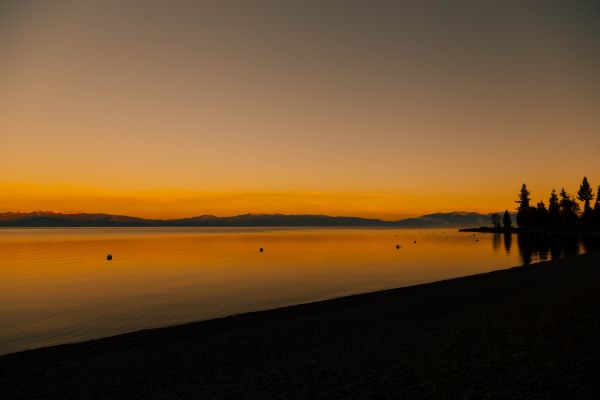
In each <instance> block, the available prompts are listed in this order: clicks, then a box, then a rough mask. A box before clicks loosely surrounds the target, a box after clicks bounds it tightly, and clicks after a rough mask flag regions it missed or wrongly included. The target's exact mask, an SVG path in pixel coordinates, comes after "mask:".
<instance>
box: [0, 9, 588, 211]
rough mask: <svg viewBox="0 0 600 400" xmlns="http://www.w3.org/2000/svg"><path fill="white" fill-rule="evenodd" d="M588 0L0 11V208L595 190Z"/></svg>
mask: <svg viewBox="0 0 600 400" xmlns="http://www.w3.org/2000/svg"><path fill="white" fill-rule="evenodd" d="M598 21H600V5H598V3H597V2H592V1H564V2H553V1H539V2H527V1H514V2H513V1H489V2H487V1H475V0H474V1H439V2H430V1H414V2H401V1H293V2H292V1H282V0H279V1H276V0H273V1H260V0H256V1H247V0H239V1H228V0H223V1H178V0H175V1H126V0H119V1H110V0H98V1H92V0H89V1H77V0H73V1H62V0H56V1H18V0H14V1H11V0H4V1H1V2H0V212H4V211H31V210H54V211H82V212H106V213H118V214H127V215H135V216H143V217H161V218H166V217H181V216H192V215H199V214H216V215H232V214H240V213H248V212H253V213H271V212H280V213H324V214H332V215H356V216H366V217H379V218H384V219H394V218H400V217H406V216H412V215H418V214H423V213H428V212H436V211H453V210H473V211H484V212H487V211H498V210H504V209H505V208H510V207H514V206H515V203H514V199H515V198H516V193H517V191H518V189H519V187H520V185H521V183H523V182H526V183H527V184H528V186H529V187H530V190H531V191H532V193H533V199H534V200H535V201H537V200H539V199H541V198H542V197H543V198H544V200H547V196H548V192H549V191H550V190H551V189H552V188H553V187H555V188H557V189H560V187H561V186H563V185H564V186H565V187H566V189H567V190H568V191H569V192H572V193H574V192H576V190H577V188H578V185H579V183H580V182H581V178H582V177H583V176H584V175H587V177H588V179H589V180H590V182H591V183H592V185H593V187H594V191H595V190H596V187H597V185H598V184H600V72H599V71H600V23H598Z"/></svg>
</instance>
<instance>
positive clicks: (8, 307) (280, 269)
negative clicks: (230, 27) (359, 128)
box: [0, 228, 591, 354]
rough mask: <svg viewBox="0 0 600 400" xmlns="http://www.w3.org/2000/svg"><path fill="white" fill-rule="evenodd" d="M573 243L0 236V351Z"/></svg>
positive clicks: (338, 291)
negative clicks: (110, 258) (516, 245)
mask: <svg viewBox="0 0 600 400" xmlns="http://www.w3.org/2000/svg"><path fill="white" fill-rule="evenodd" d="M557 240H558V242H556V241H557ZM577 240H578V241H575V242H573V243H571V241H570V239H566V238H562V237H561V238H560V239H557V238H549V240H541V239H539V240H538V239H536V238H533V237H528V238H519V239H517V242H518V246H519V251H515V250H514V248H513V247H515V246H512V241H513V238H512V236H511V235H505V236H504V237H503V238H500V237H499V235H490V234H466V233H459V232H457V231H455V230H451V229H423V230H410V229H404V230H402V229H269V228H240V229H237V228H67V229H52V228H49V229H0V321H2V323H0V354H3V353H9V352H14V351H19V350H25V349H29V348H35V347H40V346H47V345H52V344H58V343H67V342H74V341H81V340H86V339H92V338H98V337H103V336H108V335H115V334H119V333H123V332H128V331H134V330H139V329H145V328H151V327H159V326H167V325H174V324H180V323H185V322H190V321H197V320H203V319H209V318H215V317H222V316H226V315H231V314H236V313H241V312H248V311H254V310H263V309H269V308H275V307H281V306H286V305H291V304H299V303H305V302H310V301H316V300H323V299H327V298H333V297H339V296H344V295H348V294H353V293H361V292H368V291H374V290H379V289H386V288H393V287H399V286H406V285H412V284H416V283H423V282H431V281H435V280H440V279H447V278H451V277H457V276H464V275H470V274H474V273H479V272H486V271H490V270H494V269H500V268H507V267H511V266H515V265H518V264H521V263H522V261H521V260H523V261H524V262H532V261H535V260H537V259H543V258H547V257H552V258H554V257H558V256H561V255H567V254H574V253H576V252H579V251H581V250H582V249H583V250H585V249H586V248H588V247H589V246H591V245H590V243H591V242H589V241H587V242H586V241H585V240H583V239H581V240H580V239H577ZM557 244H558V246H556V245H557ZM397 246H399V248H397ZM261 247H262V248H264V251H263V252H260V251H259V249H260V248H261ZM108 254H112V256H113V259H112V260H111V261H107V259H106V256H107V255H108Z"/></svg>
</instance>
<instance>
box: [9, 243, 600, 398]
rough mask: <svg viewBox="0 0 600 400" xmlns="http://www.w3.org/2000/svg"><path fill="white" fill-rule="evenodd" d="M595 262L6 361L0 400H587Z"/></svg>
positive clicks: (598, 276) (599, 273)
mask: <svg viewBox="0 0 600 400" xmlns="http://www.w3.org/2000/svg"><path fill="white" fill-rule="evenodd" d="M599 282H600V252H598V251H593V252H591V253H589V254H586V255H581V256H575V257H568V258H565V259H560V260H557V261H548V262H542V263H537V264H532V265H530V266H527V267H515V268H511V269H508V270H500V271H494V272H490V273H484V274H479V275H472V276H468V277H464V278H457V279H451V280H446V281H440V282H434V283H429V284H423V285H417V286H411V287H406V288H400V289H392V290H386V291H381V292H374V293H368V294H361V295H354V296H349V297H344V298H339V299H334V300H327V301H322V302H318V303H310V304H304V305H299V306H293V307H287V308H282V309H277V310H270V311H263V312H255V313H248V314H242V315H238V316H234V317H228V318H223V319H217V320H210V321H204V322H197V323H191V324H186V325H181V326H175V327H170V328H160V329H153V330H147V331H140V332H134V333H130V334H124V335H119V336H114V337H110V338H105V339H99V340H94V341H89V342H84V343H77V344H69V345H60V346H55V347H49V348H43V349H37V350H30V351H25V352H21V353H14V354H9V355H5V356H1V357H0V398H2V399H12V398H15V399H16V398H61V399H65V398H145V399H147V398H398V397H405V398H432V397H437V398H440V397H443V398H471V397H477V398H479V397H483V398H485V397H487V398H490V397H495V398H497V397H507V398H566V397H570V398H580V399H581V398H595V397H596V396H597V393H598V390H599V389H600V382H598V379H597V376H596V374H595V373H594V371H595V367H596V366H597V364H598V361H597V359H598V357H599V356H600V335H599V333H600V289H599V286H598V283H599Z"/></svg>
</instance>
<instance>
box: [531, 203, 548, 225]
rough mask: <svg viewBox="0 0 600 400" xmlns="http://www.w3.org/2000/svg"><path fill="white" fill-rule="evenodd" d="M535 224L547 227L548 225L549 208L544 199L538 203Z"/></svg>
mask: <svg viewBox="0 0 600 400" xmlns="http://www.w3.org/2000/svg"><path fill="white" fill-rule="evenodd" d="M534 225H535V226H538V227H540V228H546V227H547V226H548V210H547V209H546V205H545V204H544V202H543V201H540V202H539V203H537V207H536V209H535V224H534Z"/></svg>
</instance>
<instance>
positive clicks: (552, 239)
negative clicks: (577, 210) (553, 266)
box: [492, 232, 600, 265]
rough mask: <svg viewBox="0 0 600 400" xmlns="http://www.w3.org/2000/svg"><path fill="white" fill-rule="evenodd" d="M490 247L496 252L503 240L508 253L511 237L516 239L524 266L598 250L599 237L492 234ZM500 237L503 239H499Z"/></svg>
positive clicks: (588, 235)
mask: <svg viewBox="0 0 600 400" xmlns="http://www.w3.org/2000/svg"><path fill="white" fill-rule="evenodd" d="M493 236H494V238H493V239H492V247H493V249H494V250H495V251H497V250H498V249H499V247H500V241H501V240H504V249H505V250H506V252H507V253H510V251H511V246H512V240H513V236H516V237H517V244H518V246H519V256H520V258H521V263H522V264H524V265H528V264H531V263H532V262H538V261H546V260H555V259H557V258H562V257H566V256H573V255H577V254H581V253H585V252H588V251H590V250H592V249H597V248H600V237H599V236H598V235H593V234H580V235H577V234H549V233H541V232H540V233H528V234H522V233H520V234H516V235H515V234H510V233H503V234H500V233H496V234H493ZM501 236H502V238H503V239H501Z"/></svg>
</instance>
